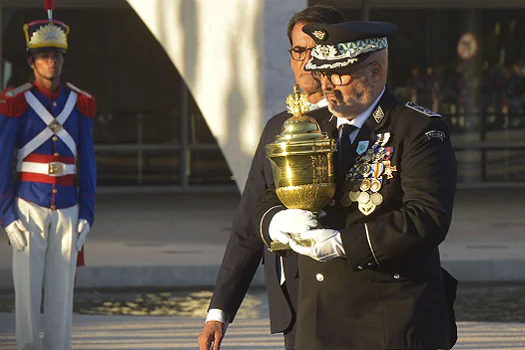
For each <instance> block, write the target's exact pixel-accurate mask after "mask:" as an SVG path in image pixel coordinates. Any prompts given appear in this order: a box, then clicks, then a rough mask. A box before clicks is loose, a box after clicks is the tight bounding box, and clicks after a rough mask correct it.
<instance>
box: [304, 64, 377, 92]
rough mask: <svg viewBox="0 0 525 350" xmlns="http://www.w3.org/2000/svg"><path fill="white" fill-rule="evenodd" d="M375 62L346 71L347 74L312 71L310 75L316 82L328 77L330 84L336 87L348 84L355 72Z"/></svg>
mask: <svg viewBox="0 0 525 350" xmlns="http://www.w3.org/2000/svg"><path fill="white" fill-rule="evenodd" d="M375 62H376V61H372V62H370V63H367V64H364V65H362V66H361V67H357V68H355V69H352V71H347V72H344V73H342V72H341V73H336V72H332V71H324V72H323V71H313V72H312V75H313V76H314V78H316V79H317V80H319V81H320V80H321V79H323V78H324V77H328V79H330V81H331V82H332V84H334V85H337V86H340V85H347V84H349V83H350V80H351V79H352V76H353V75H354V74H355V72H357V71H359V70H361V69H363V68H365V67H367V66H369V65H371V64H373V63H375Z"/></svg>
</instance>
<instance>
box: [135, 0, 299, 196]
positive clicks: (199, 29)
mask: <svg viewBox="0 0 525 350" xmlns="http://www.w3.org/2000/svg"><path fill="white" fill-rule="evenodd" d="M127 1H128V3H129V4H130V5H131V6H132V7H133V9H134V10H135V11H136V12H137V14H138V15H139V16H140V17H141V19H142V20H143V21H144V23H145V25H146V26H147V27H148V28H149V30H150V31H151V32H152V34H153V35H154V36H155V38H156V39H157V40H158V41H159V43H160V44H161V45H162V46H163V47H164V49H165V50H166V53H167V54H168V56H169V57H170V58H171V60H172V61H173V64H174V65H175V67H176V69H177V70H178V71H179V73H180V74H181V76H182V77H183V79H184V81H185V83H186V85H187V86H188V89H189V91H190V92H191V94H192V96H193V97H194V99H195V101H196V102H197V105H198V106H199V108H200V110H201V112H202V114H203V115H204V118H205V120H206V122H207V123H208V126H209V127H210V129H211V131H212V133H213V135H214V136H215V138H216V139H217V142H218V144H219V146H220V147H221V149H222V152H223V153H224V155H225V158H226V160H227V162H228V165H229V166H230V169H231V170H232V172H233V174H234V176H235V179H236V182H237V185H238V187H239V189H241V190H242V189H243V188H244V184H245V182H246V178H247V175H248V170H249V167H250V164H251V160H252V156H253V153H254V151H255V148H256V146H257V143H258V141H259V136H260V134H261V132H262V128H263V126H264V123H265V121H266V120H267V119H268V118H269V117H270V116H272V115H274V114H276V113H278V112H280V111H282V110H284V109H285V107H286V105H285V99H286V96H287V95H288V94H289V93H290V92H291V91H292V87H293V84H294V80H293V75H292V72H291V70H290V63H289V58H288V53H287V51H286V50H287V49H288V47H289V43H288V38H287V36H286V27H287V24H288V20H289V19H290V17H291V16H292V14H293V13H295V12H298V11H301V10H302V9H303V8H305V7H306V6H307V0H286V1H282V0H250V1H246V0H221V1H217V0H191V1H190V0H150V1H143V0H127ZM173 93H174V98H176V96H175V92H173Z"/></svg>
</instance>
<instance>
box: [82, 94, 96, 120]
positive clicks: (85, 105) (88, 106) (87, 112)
mask: <svg viewBox="0 0 525 350" xmlns="http://www.w3.org/2000/svg"><path fill="white" fill-rule="evenodd" d="M77 108H78V111H79V112H80V114H82V115H84V116H85V117H89V118H93V117H94V116H96V115H97V100H96V99H95V98H94V97H89V96H87V95H84V94H79V95H78V100H77Z"/></svg>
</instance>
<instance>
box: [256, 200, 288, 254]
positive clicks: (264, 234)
mask: <svg viewBox="0 0 525 350" xmlns="http://www.w3.org/2000/svg"><path fill="white" fill-rule="evenodd" d="M284 209H286V207H285V206H284V205H276V206H275V207H271V208H270V209H268V210H267V211H266V213H264V215H263V216H262V218H261V222H260V224H259V234H260V235H261V239H262V241H263V242H264V244H266V246H268V247H270V243H271V242H272V239H271V238H270V232H269V230H268V228H269V227H270V222H271V221H272V219H273V216H274V215H275V214H277V213H278V212H280V211H281V210H284Z"/></svg>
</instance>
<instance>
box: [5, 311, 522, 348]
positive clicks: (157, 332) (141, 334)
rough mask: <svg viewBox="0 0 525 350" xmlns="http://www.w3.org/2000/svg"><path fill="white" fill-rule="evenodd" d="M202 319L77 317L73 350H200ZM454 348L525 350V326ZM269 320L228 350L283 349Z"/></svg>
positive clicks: (465, 331)
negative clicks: (271, 331)
mask: <svg viewBox="0 0 525 350" xmlns="http://www.w3.org/2000/svg"><path fill="white" fill-rule="evenodd" d="M202 325H203V320H202V319H196V318H190V317H188V318H185V317H134V316H85V315H74V317H73V349H84V350H102V349H104V350H105V349H111V350H117V349H118V350H132V349H141V350H146V349H148V350H168V349H169V350H172V349H179V350H195V349H197V348H198V346H197V337H198V335H199V332H200V330H201V328H202ZM458 331H459V340H458V343H457V344H456V346H454V350H483V349H491V350H524V349H525V324H523V323H489V322H460V323H459V325H458ZM268 333H269V323H268V318H267V317H257V318H250V319H240V320H237V321H235V322H234V323H232V324H231V325H230V327H229V328H228V332H227V333H226V337H225V339H224V341H223V343H222V347H221V348H222V349H223V350H241V349H242V350H248V349H257V350H283V345H282V335H270V334H268ZM0 349H1V350H16V347H15V337H14V315H13V314H0Z"/></svg>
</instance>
